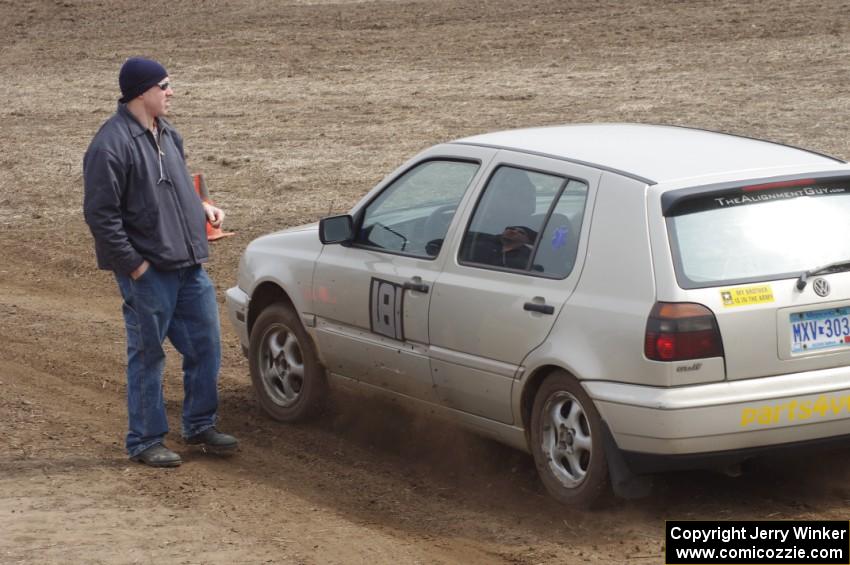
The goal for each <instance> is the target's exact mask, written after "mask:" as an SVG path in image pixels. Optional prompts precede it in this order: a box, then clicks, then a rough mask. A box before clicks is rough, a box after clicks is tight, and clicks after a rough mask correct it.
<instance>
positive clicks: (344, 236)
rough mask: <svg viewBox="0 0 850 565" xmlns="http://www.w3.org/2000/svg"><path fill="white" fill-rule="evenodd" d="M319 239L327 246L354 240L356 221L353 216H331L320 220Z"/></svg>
mask: <svg viewBox="0 0 850 565" xmlns="http://www.w3.org/2000/svg"><path fill="white" fill-rule="evenodd" d="M319 239H320V240H321V242H322V243H324V244H325V245H327V244H329V243H345V242H347V241H351V240H352V239H354V220H352V218H351V216H349V215H348V214H345V215H343V216H330V217H328V218H322V219H321V220H319Z"/></svg>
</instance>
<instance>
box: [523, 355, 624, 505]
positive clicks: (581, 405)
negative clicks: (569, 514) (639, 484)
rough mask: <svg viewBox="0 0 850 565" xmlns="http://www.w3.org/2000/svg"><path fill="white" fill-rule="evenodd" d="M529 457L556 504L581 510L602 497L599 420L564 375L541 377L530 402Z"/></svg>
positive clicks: (579, 389)
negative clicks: (532, 459) (530, 456)
mask: <svg viewBox="0 0 850 565" xmlns="http://www.w3.org/2000/svg"><path fill="white" fill-rule="evenodd" d="M531 452H532V454H533V455H534V462H535V464H536V465H537V472H538V473H539V474H540V479H541V481H542V482H543V485H544V486H545V487H546V490H548V491H549V493H550V494H551V495H552V496H554V497H555V498H556V499H557V500H558V501H560V502H562V503H564V504H568V505H570V506H576V507H585V508H586V507H589V506H591V505H592V504H593V503H594V502H595V501H597V500H598V499H599V497H600V495H602V494H603V493H605V492H607V490H608V463H607V460H606V458H605V449H604V440H603V432H602V419H601V418H600V417H599V412H597V410H596V407H595V406H594V405H593V402H592V401H591V400H590V397H589V396H588V395H587V393H586V392H585V391H584V388H582V386H581V384H579V382H578V381H577V380H576V379H575V378H573V377H572V376H570V375H568V374H567V373H565V372H563V371H558V372H555V373H552V374H551V375H549V376H548V377H546V380H544V381H543V384H542V385H541V386H540V389H539V390H538V391H537V395H536V396H535V398H534V406H533V408H532V413H531Z"/></svg>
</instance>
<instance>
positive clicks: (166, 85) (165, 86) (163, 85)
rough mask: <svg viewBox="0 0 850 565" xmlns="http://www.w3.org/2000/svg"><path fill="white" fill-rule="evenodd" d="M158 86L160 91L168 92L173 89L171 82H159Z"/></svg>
mask: <svg viewBox="0 0 850 565" xmlns="http://www.w3.org/2000/svg"><path fill="white" fill-rule="evenodd" d="M156 85H157V86H158V87H159V89H160V90H168V89H169V88H171V81H170V80H167V81H165V82H158V83H156Z"/></svg>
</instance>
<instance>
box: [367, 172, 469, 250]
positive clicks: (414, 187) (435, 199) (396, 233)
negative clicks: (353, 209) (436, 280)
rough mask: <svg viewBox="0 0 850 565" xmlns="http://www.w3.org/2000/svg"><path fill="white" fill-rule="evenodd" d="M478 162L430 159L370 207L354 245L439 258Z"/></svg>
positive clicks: (392, 185)
mask: <svg viewBox="0 0 850 565" xmlns="http://www.w3.org/2000/svg"><path fill="white" fill-rule="evenodd" d="M478 167H479V165H478V163H471V162H466V161H445V160H435V161H426V162H425V163H422V164H420V165H417V166H415V167H414V168H412V169H410V170H408V171H407V172H405V173H404V174H402V175H401V176H400V177H399V178H398V179H396V180H395V181H394V182H393V183H392V184H391V185H389V186H388V187H387V188H386V189H384V190H383V191H382V192H381V193H380V194H379V195H378V196H377V197H376V198H375V199H374V200H372V202H370V203H369V205H368V206H366V210H365V212H364V215H363V221H362V222H361V224H360V228H359V229H358V232H357V235H356V238H355V240H354V243H355V244H356V245H361V246H364V247H370V248H375V249H380V250H385V251H388V252H392V253H400V254H404V255H412V256H416V257H424V258H433V257H436V256H437V254H438V253H439V252H440V248H441V247H442V245H443V240H444V239H445V237H446V232H447V231H448V229H449V224H450V223H451V221H452V218H453V217H454V214H455V211H456V210H457V207H458V204H460V201H461V198H463V194H464V193H465V192H466V189H467V187H468V186H469V183H470V182H471V181H472V178H473V177H474V176H475V173H476V171H477V170H478Z"/></svg>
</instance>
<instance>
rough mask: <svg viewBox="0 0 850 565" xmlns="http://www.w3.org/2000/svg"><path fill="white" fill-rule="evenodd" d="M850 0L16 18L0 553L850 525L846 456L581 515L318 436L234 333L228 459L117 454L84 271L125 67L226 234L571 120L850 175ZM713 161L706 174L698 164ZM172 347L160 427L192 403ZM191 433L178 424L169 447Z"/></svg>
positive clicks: (233, 254)
mask: <svg viewBox="0 0 850 565" xmlns="http://www.w3.org/2000/svg"><path fill="white" fill-rule="evenodd" d="M848 9H850V3H848V2H838V1H834V2H820V1H814V0H798V1H772V2H760V3H746V2H744V3H742V2H738V1H718V2H703V1H672V0H670V1H652V0H635V1H631V2H618V1H614V0H602V1H599V2H584V1H575V0H534V1H532V0H521V1H516V2H499V1H483V0H470V1H461V0H445V1H438V0H422V1H410V2H403V1H397V2H393V1H368V0H363V1H329V0H325V1H322V0H316V1H309V0H300V1H299V0H288V1H285V0H280V1H278V0H245V1H242V2H225V1H223V0H197V1H194V2H159V1H156V0H147V1H145V2H141V3H140V2H118V1H111V0H99V1H91V2H90V1H84V0H50V1H47V0H33V1H28V2H23V1H18V0H15V1H12V0H0V77H2V86H0V148H1V149H2V151H0V563H4V564H5V563H8V564H12V563H14V564H23V563H27V564H43V563H104V564H110V565H115V564H123V563H142V562H156V563H205V564H206V563H212V564H215V563H304V564H325V563H346V564H347V563H355V564H356V563H367V564H375V563H471V564H479V563H496V564H501V563H507V564H517V565H532V564H538V563H583V562H591V563H623V562H628V563H660V562H663V558H662V551H661V548H662V543H663V531H664V520H665V519H761V518H773V519H844V520H846V519H847V518H848V504H850V452H848V451H846V450H844V451H835V452H829V453H823V454H819V455H818V456H815V457H808V456H807V457H805V458H798V459H793V460H788V459H784V460H765V461H760V462H757V463H756V464H755V465H754V468H753V470H752V472H751V473H749V474H747V475H744V476H743V477H740V478H737V479H733V478H729V477H725V476H721V475H718V474H712V473H708V472H700V473H679V474H670V475H662V476H659V477H657V479H656V488H655V490H654V492H653V494H652V495H651V496H650V497H649V498H646V499H643V500H639V501H615V502H612V503H611V504H609V505H607V506H606V507H604V508H603V509H600V510H596V511H593V512H586V513H576V512H572V511H570V510H568V509H565V508H564V507H561V506H559V505H558V504H556V503H554V502H553V501H551V500H550V499H549V498H548V497H547V496H546V495H545V493H544V492H543V490H542V487H541V485H540V484H539V482H538V480H537V478H536V476H535V472H534V466H533V464H532V462H531V460H530V458H529V457H528V456H527V455H525V454H522V453H519V452H516V451H513V450H511V449H508V448H505V447H502V446H500V445H497V444H494V443H492V442H489V441H487V440H483V439H479V438H477V437H474V436H472V435H468V434H465V433H462V432H459V431H458V430H457V429H456V428H454V427H452V426H451V425H449V424H445V423H437V422H434V421H432V420H430V419H428V418H427V417H423V416H420V415H417V414H416V413H413V412H411V411H409V410H408V409H406V408H402V407H399V406H396V405H394V404H392V403H389V402H387V401H384V400H379V399H370V398H365V397H360V396H356V395H351V394H341V395H339V397H338V398H337V399H336V402H335V403H336V406H337V408H336V410H335V411H334V413H333V415H331V416H327V417H325V418H324V419H322V420H320V421H318V422H315V423H313V424H308V425H298V426H289V425H282V424H279V423H276V422H274V421H272V420H270V419H268V418H266V417H264V416H263V415H262V414H260V412H259V408H258V405H257V403H256V402H255V400H254V396H253V392H252V390H251V388H250V382H249V378H248V368H247V363H246V361H245V360H244V358H243V357H242V355H241V352H240V348H239V345H238V341H237V338H236V336H235V334H234V333H233V331H232V330H231V328H230V327H229V324H228V323H227V322H226V321H225V323H224V325H223V336H224V363H223V369H222V374H221V389H222V396H221V402H222V422H223V424H222V427H223V428H224V429H226V430H227V431H231V432H233V433H234V434H236V435H237V436H239V438H240V439H241V441H242V444H241V445H242V447H241V451H240V452H239V453H238V455H236V456H235V457H234V458H231V459H216V458H210V457H205V456H203V455H202V454H197V453H193V452H191V451H189V450H188V448H186V446H184V445H183V444H182V443H181V442H180V440H179V439H178V438H177V437H174V438H172V439H171V440H170V442H171V445H172V446H173V447H175V449H176V450H178V451H179V452H181V454H183V456H184V458H185V460H186V461H185V463H184V465H183V466H182V467H180V468H178V469H174V470H166V471H163V470H152V469H148V468H145V467H143V466H141V465H138V464H135V463H131V462H129V461H128V460H127V459H126V458H125V455H124V453H123V449H122V445H123V434H124V431H125V427H126V415H125V401H124V392H125V390H124V376H123V364H124V334H123V325H122V321H121V317H120V300H119V297H118V292H117V288H116V285H115V283H114V280H113V279H112V277H111V276H110V275H109V274H108V273H105V272H102V271H98V270H97V269H96V268H95V264H94V256H93V251H92V242H91V238H90V236H89V233H88V230H87V227H86V226H85V224H84V222H83V220H82V215H81V201H82V178H81V159H82V155H83V152H84V151H85V148H86V146H87V144H88V142H89V140H90V139H91V136H92V135H93V134H94V132H95V131H96V129H97V127H98V126H99V125H100V124H101V123H102V122H103V121H104V120H105V119H106V118H107V117H108V116H109V115H110V113H111V112H113V111H114V108H115V101H116V99H117V97H118V89H117V72H118V68H119V66H120V64H121V62H122V61H123V59H124V58H125V57H127V56H130V55H134V54H145V55H148V56H152V57H155V58H157V59H159V60H161V61H163V62H164V63H165V65H166V66H167V67H168V69H169V71H170V72H171V76H172V77H173V79H174V83H175V85H176V95H175V100H174V104H173V106H172V108H173V110H172V112H173V115H172V118H173V122H174V123H175V125H176V126H177V127H178V128H179V129H180V130H181V132H182V133H183V134H184V136H185V138H186V140H187V143H186V144H187V150H188V153H189V160H190V166H191V168H192V169H193V170H194V171H203V172H205V173H206V175H207V179H208V183H209V185H210V188H211V190H212V192H213V196H214V197H215V198H216V200H217V202H218V203H219V204H220V205H221V206H222V207H223V208H225V210H226V211H227V213H228V217H227V220H226V227H227V228H229V229H231V230H235V231H236V232H237V233H238V235H236V236H235V237H232V238H229V239H226V240H223V241H221V242H217V243H216V244H215V245H214V246H213V258H212V261H211V263H210V264H209V271H210V273H211V275H212V277H213V279H214V281H215V282H216V285H217V288H218V292H219V299H220V301H223V292H224V290H225V289H226V288H228V287H229V286H232V285H233V284H234V282H235V280H234V279H235V272H236V267H237V262H238V258H239V254H240V253H241V251H242V249H243V248H244V247H245V245H246V244H247V243H248V242H249V241H250V240H251V239H252V238H253V237H255V236H257V235H259V234H262V233H265V232H269V231H272V230H275V229H278V228H283V227H287V226H292V225H296V224H300V223H304V222H307V221H314V220H316V219H318V218H319V217H321V216H323V215H326V214H328V213H329V212H339V211H343V210H346V209H347V208H348V207H349V206H351V205H352V204H353V203H355V202H356V201H357V199H358V198H359V197H360V196H361V195H363V194H364V193H365V192H366V191H367V190H368V189H369V188H370V187H371V186H372V185H373V184H374V183H375V182H376V181H378V180H379V179H380V178H382V176H383V175H385V174H386V173H388V172H389V171H390V170H392V169H393V168H395V167H396V166H397V165H398V164H400V163H401V162H402V161H403V160H405V159H406V158H407V157H409V156H410V155H412V154H413V153H415V152H416V151H418V150H420V149H422V148H424V147H427V146H429V145H431V144H433V143H436V142H439V141H444V140H448V139H452V138H457V137H461V136H465V135H469V134H473V133H479V132H486V131H493V130H499V129H507V128H511V127H518V126H529V125H544V124H558V123H569V122H599V121H635V122H651V123H669V124H681V125H691V126H698V127H705V128H710V129H717V130H722V131H728V132H734V133H739V134H744V135H750V136H757V137H764V138H768V139H772V140H776V141H781V142H786V143H791V144H797V145H802V146H806V147H810V148H813V149H816V150H820V151H824V152H827V153H831V154H834V155H837V156H840V157H843V158H850V125H849V124H850V120H848V117H850V94H848V88H847V86H848V84H850V80H848V79H850V75H849V74H848V73H849V72H848V69H849V68H850V66H848V61H850V47H848V46H850V18H847V13H848ZM706 158H710V155H707V156H706ZM180 382H181V380H180V370H179V360H178V359H177V356H176V354H174V352H173V351H172V355H171V358H170V361H169V365H168V369H167V374H166V395H167V400H168V404H169V406H168V408H169V412H170V415H171V416H172V417H173V418H174V419H172V421H171V424H172V430H175V431H176V430H179V422H178V421H177V419H176V416H177V415H178V412H179V404H180V399H181V397H182V396H181V386H180ZM174 435H175V436H176V434H174Z"/></svg>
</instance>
